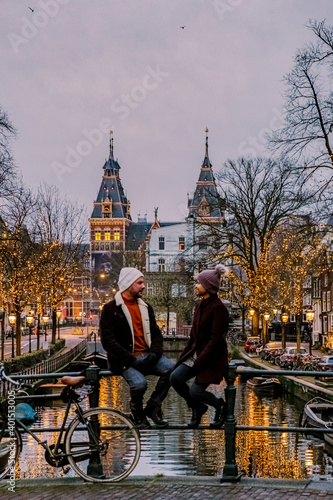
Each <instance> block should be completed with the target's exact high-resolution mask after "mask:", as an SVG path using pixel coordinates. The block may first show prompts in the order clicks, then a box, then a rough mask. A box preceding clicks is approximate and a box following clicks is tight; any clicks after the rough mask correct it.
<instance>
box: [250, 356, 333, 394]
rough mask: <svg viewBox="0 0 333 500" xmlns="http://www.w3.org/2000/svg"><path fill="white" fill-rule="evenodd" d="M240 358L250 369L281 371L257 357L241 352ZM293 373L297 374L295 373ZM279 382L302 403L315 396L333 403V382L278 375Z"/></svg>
mask: <svg viewBox="0 0 333 500" xmlns="http://www.w3.org/2000/svg"><path fill="white" fill-rule="evenodd" d="M241 356H242V358H243V359H244V361H245V362H246V363H247V364H248V365H249V366H250V367H251V368H258V369H259V370H281V368H280V367H279V366H276V365H273V364H272V363H269V362H268V361H264V360H262V359H261V358H260V356H258V355H248V354H246V353H245V352H241ZM295 373H297V372H296V371H295ZM279 380H280V382H281V384H282V385H283V387H284V390H286V391H287V392H289V393H290V394H293V395H294V396H296V397H298V398H299V399H302V400H303V401H309V400H310V399H312V398H314V397H316V396H320V397H322V398H324V399H329V400H332V401H333V380H331V381H330V382H328V381H327V382H325V381H322V380H317V379H315V378H314V377H310V376H309V377H304V376H298V377H297V376H295V377H294V376H292V375H286V376H283V375H279Z"/></svg>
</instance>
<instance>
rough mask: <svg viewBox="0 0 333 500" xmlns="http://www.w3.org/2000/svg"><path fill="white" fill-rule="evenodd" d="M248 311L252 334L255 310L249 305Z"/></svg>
mask: <svg viewBox="0 0 333 500" xmlns="http://www.w3.org/2000/svg"><path fill="white" fill-rule="evenodd" d="M249 313H250V316H251V327H252V336H253V315H254V313H255V310H254V309H253V308H252V307H251V309H250V311H249Z"/></svg>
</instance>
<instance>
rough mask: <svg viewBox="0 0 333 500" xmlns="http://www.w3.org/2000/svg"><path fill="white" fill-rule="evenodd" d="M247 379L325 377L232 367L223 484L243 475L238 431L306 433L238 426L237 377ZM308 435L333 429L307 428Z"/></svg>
mask: <svg viewBox="0 0 333 500" xmlns="http://www.w3.org/2000/svg"><path fill="white" fill-rule="evenodd" d="M245 374H246V377H254V376H260V377H275V378H279V377H281V376H290V375H291V376H293V377H319V376H321V377H322V376H323V372H319V371H301V370H297V371H295V370H259V369H254V368H245V369H244V368H237V367H236V366H230V367H229V371H228V376H227V387H226V389H225V395H226V401H227V417H226V421H225V424H224V433H225V464H224V468H223V474H222V477H221V482H237V481H239V480H240V478H241V476H242V474H241V473H240V472H239V469H238V465H237V462H236V433H237V431H269V432H281V433H282V432H304V428H303V427H296V426H295V427H291V426H288V427H282V426H281V427H279V426H268V427H264V426H247V425H237V422H236V419H235V400H236V387H235V379H236V377H237V375H243V376H244V375H245ZM306 432H307V433H310V434H311V433H318V434H324V433H325V434H332V433H333V428H330V429H329V428H323V429H318V428H311V427H307V428H306Z"/></svg>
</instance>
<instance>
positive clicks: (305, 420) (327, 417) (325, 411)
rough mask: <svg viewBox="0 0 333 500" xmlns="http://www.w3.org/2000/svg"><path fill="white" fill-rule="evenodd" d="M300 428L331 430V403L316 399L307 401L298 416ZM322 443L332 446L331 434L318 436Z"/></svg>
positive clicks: (332, 413) (332, 405) (332, 412)
mask: <svg viewBox="0 0 333 500" xmlns="http://www.w3.org/2000/svg"><path fill="white" fill-rule="evenodd" d="M300 425H301V427H305V428H306V427H315V428H317V429H325V428H327V429H333V402H332V401H328V400H327V399H324V398H320V397H316V398H313V399H311V401H308V402H307V403H306V405H305V406H304V408H303V411H302V413H301V416H300ZM318 435H319V436H320V437H322V438H323V439H324V441H325V442H326V443H327V444H329V445H330V446H333V434H332V433H327V434H326V433H323V434H321V433H320V434H318Z"/></svg>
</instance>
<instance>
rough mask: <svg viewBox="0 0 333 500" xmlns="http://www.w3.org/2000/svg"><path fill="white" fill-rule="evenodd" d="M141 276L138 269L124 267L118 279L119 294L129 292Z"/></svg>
mask: <svg viewBox="0 0 333 500" xmlns="http://www.w3.org/2000/svg"><path fill="white" fill-rule="evenodd" d="M140 276H143V274H142V272H141V271H139V269H137V268H136V267H123V268H122V270H121V271H120V274H119V279H118V287H119V292H124V291H125V290H127V288H129V287H130V286H131V285H132V284H133V283H134V281H136V280H137V279H138V278H140Z"/></svg>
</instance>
